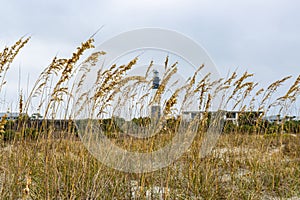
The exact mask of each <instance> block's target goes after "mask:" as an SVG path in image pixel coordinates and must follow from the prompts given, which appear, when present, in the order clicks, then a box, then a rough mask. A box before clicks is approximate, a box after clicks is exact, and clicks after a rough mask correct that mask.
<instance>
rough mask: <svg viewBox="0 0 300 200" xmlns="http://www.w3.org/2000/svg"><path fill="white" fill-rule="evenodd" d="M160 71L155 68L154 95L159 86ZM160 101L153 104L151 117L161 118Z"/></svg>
mask: <svg viewBox="0 0 300 200" xmlns="http://www.w3.org/2000/svg"><path fill="white" fill-rule="evenodd" d="M159 82H160V78H159V72H158V71H157V70H153V81H152V95H153V96H154V95H155V94H156V92H157V89H158V88H159ZM159 103H160V102H154V103H153V105H152V106H151V119H154V120H159V118H160V115H161V114H160V113H161V109H160V105H159Z"/></svg>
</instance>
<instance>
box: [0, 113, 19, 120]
mask: <svg viewBox="0 0 300 200" xmlns="http://www.w3.org/2000/svg"><path fill="white" fill-rule="evenodd" d="M4 116H6V120H17V119H18V118H19V116H20V114H19V113H16V112H1V113H0V118H1V119H2V118H3V117H4Z"/></svg>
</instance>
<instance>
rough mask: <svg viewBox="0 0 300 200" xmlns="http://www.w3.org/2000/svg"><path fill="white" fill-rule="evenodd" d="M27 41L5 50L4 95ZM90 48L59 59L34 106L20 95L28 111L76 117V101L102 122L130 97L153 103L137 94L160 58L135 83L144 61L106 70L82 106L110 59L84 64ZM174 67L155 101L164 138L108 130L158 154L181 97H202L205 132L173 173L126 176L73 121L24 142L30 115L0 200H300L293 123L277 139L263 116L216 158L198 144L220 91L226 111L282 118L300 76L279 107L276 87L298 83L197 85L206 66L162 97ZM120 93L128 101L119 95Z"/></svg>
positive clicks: (5, 171) (241, 79)
mask: <svg viewBox="0 0 300 200" xmlns="http://www.w3.org/2000/svg"><path fill="white" fill-rule="evenodd" d="M28 40H29V38H27V39H25V40H24V39H23V38H22V39H20V40H19V41H17V42H16V44H15V45H13V46H12V47H7V48H5V49H4V50H3V51H2V52H1V53H0V74H1V78H2V81H1V82H0V91H1V88H2V87H3V86H4V85H5V74H6V72H7V70H8V69H9V67H10V64H11V63H12V61H13V59H14V58H15V56H16V55H17V54H18V52H19V50H20V49H21V48H22V47H23V46H24V45H25V44H26V43H27V42H28ZM90 48H93V39H89V40H87V41H86V42H85V43H82V44H81V46H79V47H78V48H77V50H76V51H75V52H74V53H73V54H72V56H71V57H70V58H67V59H65V58H57V57H55V58H54V59H53V61H52V63H51V64H50V65H49V66H48V67H47V68H46V69H45V70H44V71H43V72H42V73H41V75H40V77H39V78H38V79H37V81H36V83H35V85H34V87H33V89H32V92H31V93H30V95H29V96H28V97H27V98H26V101H24V100H23V98H20V102H19V110H20V111H23V112H25V113H26V112H28V111H29V109H30V108H31V107H32V106H33V107H34V111H36V112H43V114H44V116H45V117H47V118H51V119H55V118H57V117H60V118H62V119H71V118H72V114H74V113H70V109H71V108H72V104H75V105H77V108H78V109H77V112H78V113H80V112H81V111H82V110H83V107H84V105H85V104H86V103H87V102H92V103H93V109H92V111H93V112H94V114H95V115H96V116H101V115H102V114H103V113H104V112H106V111H107V108H108V107H109V106H111V103H112V102H113V101H115V102H117V103H118V104H117V105H119V106H120V107H121V106H123V105H124V103H125V101H130V100H131V99H135V100H136V102H144V98H146V97H148V96H149V93H145V94H144V95H142V96H141V97H140V99H136V98H137V91H135V90H134V88H137V86H139V85H142V86H147V85H149V84H151V80H150V81H149V80H148V79H147V78H148V77H149V72H150V71H151V69H152V68H153V61H151V62H150V64H149V67H148V69H147V71H146V74H145V76H131V77H127V76H126V74H127V72H129V71H130V70H131V69H132V68H134V67H135V65H136V64H137V62H138V58H134V59H133V60H131V61H130V62H129V63H127V64H124V65H121V66H117V65H112V66H111V67H110V68H109V69H103V68H102V67H100V68H99V69H98V71H97V79H96V81H95V87H94V88H93V90H90V91H85V92H84V93H82V94H81V96H80V97H79V98H78V99H77V101H76V102H74V98H73V95H72V94H73V93H74V92H78V91H80V89H81V87H82V86H83V82H84V81H85V80H86V78H87V77H86V76H85V74H86V73H87V72H89V71H90V70H92V68H93V67H97V62H98V60H99V58H100V57H101V56H103V55H104V54H105V53H104V52H95V53H94V54H92V55H91V56H90V57H88V58H87V59H86V60H85V61H84V62H83V63H81V65H78V61H79V59H80V56H82V54H83V53H84V51H85V50H87V49H90ZM168 62H169V57H167V58H166V60H165V73H164V75H163V77H162V80H161V85H160V86H159V88H158V90H157V92H156V94H154V97H153V98H152V99H151V101H150V105H151V104H158V103H160V104H161V105H164V106H163V113H164V115H163V116H162V118H161V119H160V126H159V127H158V131H156V132H158V133H159V134H157V135H156V136H154V137H150V138H148V139H132V137H129V136H127V135H122V134H121V133H120V132H118V131H115V130H113V131H111V132H109V134H114V137H112V138H111V140H112V141H113V142H114V143H115V144H117V145H119V146H121V147H123V148H124V149H127V150H131V151H138V152H152V151H155V150H156V149H159V148H160V147H161V146H164V145H165V144H166V143H168V142H169V141H170V140H171V139H172V137H173V135H174V134H175V132H176V130H177V127H178V124H176V123H174V125H173V126H172V127H166V126H164V125H165V124H166V122H168V120H170V119H172V116H174V113H176V112H177V111H178V110H177V109H176V106H175V105H176V104H177V103H178V101H179V98H178V96H179V93H180V92H182V91H184V92H185V93H184V96H183V104H189V103H190V102H189V99H190V98H195V99H197V100H198V107H199V109H200V110H205V111H207V112H206V114H205V115H204V116H205V117H204V118H203V119H202V121H201V122H200V124H201V127H199V132H197V136H196V139H195V140H194V142H193V144H192V146H191V147H190V149H189V151H188V152H186V153H185V154H184V155H183V156H182V157H181V158H180V159H178V160H177V161H175V162H174V163H173V164H172V165H170V166H169V167H167V168H164V169H161V170H158V171H155V172H152V173H140V174H132V173H124V172H119V171H116V170H113V169H110V168H108V167H106V166H104V165H103V164H101V163H100V162H99V161H98V160H96V159H95V158H94V157H93V156H92V155H91V154H90V153H89V152H88V151H87V150H86V148H85V146H84V145H83V144H82V142H81V141H80V140H79V138H78V137H77V136H76V134H75V133H74V130H73V129H72V127H71V124H67V128H66V129H65V130H64V132H65V133H68V134H67V135H68V137H59V138H55V137H54V134H55V133H56V131H57V130H55V127H53V126H51V124H50V125H49V124H47V121H43V124H42V127H39V129H36V132H37V133H36V134H37V137H35V138H34V139H32V138H29V137H24V136H26V134H27V132H26V130H27V129H28V128H29V127H28V124H27V123H26V119H23V118H22V120H23V121H22V120H20V123H21V122H22V123H21V126H19V127H18V130H17V132H16V136H15V137H14V138H13V140H10V141H4V140H3V138H2V140H1V151H0V160H1V164H0V199H146V198H147V199H160V198H161V199H262V198H265V199H272V198H289V197H297V196H298V197H300V192H299V191H300V145H299V144H300V135H299V133H298V134H289V133H284V132H283V131H284V130H285V129H284V126H281V127H279V131H278V134H266V133H268V132H269V130H267V129H264V130H261V129H260V128H261V127H260V126H261V123H262V118H259V120H258V121H256V124H255V125H254V129H253V130H252V132H250V133H247V134H241V133H240V132H239V131H233V132H231V133H230V134H223V135H221V137H220V138H219V140H218V143H217V145H216V147H215V149H214V150H213V151H212V153H211V154H210V155H208V156H207V157H205V158H199V145H200V144H201V141H202V138H203V135H204V134H205V130H206V128H207V126H208V124H207V119H208V111H209V110H210V108H211V103H212V100H213V99H214V98H215V97H216V96H217V95H219V94H221V97H222V101H223V105H224V107H222V108H226V109H228V110H231V109H238V110H241V111H253V110H260V111H263V112H264V113H265V114H267V113H268V112H269V110H270V109H272V108H278V106H279V109H278V110H279V111H278V112H279V114H283V115H285V114H288V112H289V109H290V108H291V107H292V105H294V104H295V103H297V98H298V97H299V93H300V76H299V77H297V78H296V80H295V81H294V83H293V84H292V85H291V87H290V88H289V89H288V91H287V92H286V94H284V95H283V96H282V97H279V98H277V99H276V100H275V101H273V102H272V101H271V97H272V96H273V95H274V94H275V93H276V91H277V89H278V88H279V87H280V86H281V85H282V84H283V83H284V82H285V81H287V80H288V79H290V78H292V77H285V78H283V79H281V80H278V81H275V82H274V83H271V84H270V86H269V87H267V89H266V90H264V89H263V88H259V85H258V84H257V83H255V82H253V81H252V80H251V78H252V76H253V74H249V73H247V72H246V73H244V74H243V75H241V76H239V75H238V74H237V73H236V72H234V73H232V74H231V75H230V76H229V77H228V78H224V79H220V80H210V78H211V77H210V74H207V75H205V76H203V77H202V79H199V78H198V79H197V77H198V75H199V73H200V72H201V69H202V68H203V67H204V65H202V66H200V67H199V69H197V70H196V72H195V74H194V75H193V76H192V77H191V78H190V79H189V80H188V81H187V82H186V85H184V86H182V87H180V88H178V89H177V90H175V91H174V92H173V93H172V94H171V95H170V97H169V98H168V99H166V100H163V98H162V96H163V95H164V93H165V92H166V87H167V85H168V84H171V85H172V84H176V82H175V83H174V82H173V83H172V82H171V78H172V77H173V76H174V74H176V73H177V70H178V68H177V67H178V66H177V65H178V63H174V64H172V65H169V63H168ZM78 66H81V68H79V67H78ZM98 67H99V66H98ZM78 71H79V72H80V71H81V72H82V76H81V77H79V78H80V79H79V80H77V82H76V81H74V79H75V78H74V75H75V74H76V72H78ZM133 86H134V87H133ZM120 91H122V95H123V96H122V98H119V96H118V95H117V94H118V93H120ZM148 92H150V91H148ZM90 93H92V95H90ZM21 97H22V95H21ZM88 97H91V98H88ZM23 101H24V102H25V103H24V102H23ZM141 109H142V108H141ZM78 113H75V114H78ZM100 121H101V120H100ZM6 123H7V121H6V120H4V119H3V120H1V122H0V134H1V136H2V135H3V134H4V133H5V132H6V131H7V130H6V128H7V127H6V128H5V124H6ZM100 123H101V122H100ZM279 133H280V134H279ZM45 136H46V137H45Z"/></svg>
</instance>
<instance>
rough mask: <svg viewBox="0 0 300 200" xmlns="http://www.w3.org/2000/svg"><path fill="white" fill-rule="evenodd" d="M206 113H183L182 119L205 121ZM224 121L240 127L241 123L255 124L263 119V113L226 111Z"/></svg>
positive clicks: (211, 113)
mask: <svg viewBox="0 0 300 200" xmlns="http://www.w3.org/2000/svg"><path fill="white" fill-rule="evenodd" d="M205 113H206V112H205V111H184V112H182V117H183V119H185V120H188V121H190V120H193V119H195V117H197V116H198V117H199V119H203V117H204V114H205ZM215 113H216V111H214V112H212V111H209V112H208V114H209V115H214V114H215ZM224 113H225V114H224V120H225V121H227V122H232V123H233V124H235V125H237V126H238V125H239V124H240V122H241V121H243V123H247V124H253V123H255V121H256V120H257V119H258V118H259V117H261V115H262V114H263V112H262V111H224Z"/></svg>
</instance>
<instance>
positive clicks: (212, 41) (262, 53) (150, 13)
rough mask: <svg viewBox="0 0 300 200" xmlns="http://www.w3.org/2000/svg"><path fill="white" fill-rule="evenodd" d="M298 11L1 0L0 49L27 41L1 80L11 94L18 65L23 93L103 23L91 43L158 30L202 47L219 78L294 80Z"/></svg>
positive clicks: (173, 0) (166, 2) (283, 0)
mask: <svg viewBox="0 0 300 200" xmlns="http://www.w3.org/2000/svg"><path fill="white" fill-rule="evenodd" d="M299 10H300V1H298V0H265V1H261V0H251V1H248V0H245V1H240V0H227V1H226V0H224V1H220V0H109V1H104V0H89V1H79V0H72V1H65V0H51V1H42V0H27V1H22V0H19V1H17V0H2V1H1V6H0V24H1V28H0V47H1V49H3V47H4V46H5V45H12V44H13V43H14V42H15V41H16V40H17V39H19V38H20V37H21V36H23V35H25V34H27V35H31V36H32V40H31V41H30V43H29V44H28V45H27V46H26V48H24V49H23V51H22V52H21V54H20V55H19V56H18V58H17V59H16V61H15V62H14V64H13V66H12V67H13V69H12V70H11V71H10V73H9V74H8V83H9V84H10V88H15V89H17V88H16V87H15V86H16V85H17V80H18V77H17V72H18V68H19V66H20V67H21V71H22V76H23V77H22V79H21V81H22V83H23V84H22V85H23V89H24V90H26V88H25V87H27V86H26V79H27V75H28V74H30V80H34V78H36V77H37V75H38V74H39V73H40V72H41V71H42V69H43V68H45V67H46V66H47V65H48V64H49V63H50V61H51V59H52V58H53V56H55V55H56V54H58V56H61V57H69V56H70V54H71V53H72V52H73V51H74V50H75V48H76V47H77V46H78V45H79V44H80V43H81V42H83V41H85V40H86V39H87V38H88V37H89V36H90V35H92V34H93V33H94V32H95V31H96V30H97V29H98V28H100V27H101V26H102V25H104V28H103V29H102V30H101V31H100V32H99V33H98V34H97V35H96V38H95V39H96V43H95V44H96V45H99V44H101V42H103V41H105V40H107V39H109V38H110V37H112V36H114V35H117V34H119V33H121V32H124V31H129V30H132V29H136V28H143V27H160V28H166V29H171V30H176V31H178V32H180V33H182V34H185V35H187V36H189V37H190V38H193V39H194V40H195V41H196V42H198V43H199V44H201V45H202V46H203V47H204V48H205V49H206V50H207V52H208V53H209V55H210V56H211V58H212V59H213V60H214V62H215V63H216V65H217V67H218V69H219V71H220V73H221V75H222V76H226V74H227V72H228V71H229V70H230V71H234V70H235V69H238V70H239V71H241V72H243V71H246V70H248V71H249V72H252V73H255V74H256V75H255V76H256V80H257V81H259V82H261V83H262V84H266V83H269V82H271V81H274V80H277V79H279V78H282V77H283V76H287V75H293V76H295V77H296V76H298V75H299V74H300V12H299ZM32 82H33V81H32ZM10 91H11V90H10ZM10 91H7V92H8V93H9V92H10ZM13 94H16V93H15V92H14V93H13ZM8 96H9V95H8Z"/></svg>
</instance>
